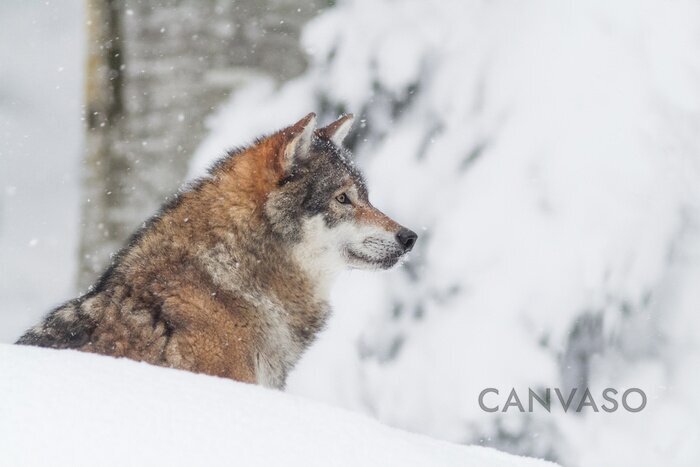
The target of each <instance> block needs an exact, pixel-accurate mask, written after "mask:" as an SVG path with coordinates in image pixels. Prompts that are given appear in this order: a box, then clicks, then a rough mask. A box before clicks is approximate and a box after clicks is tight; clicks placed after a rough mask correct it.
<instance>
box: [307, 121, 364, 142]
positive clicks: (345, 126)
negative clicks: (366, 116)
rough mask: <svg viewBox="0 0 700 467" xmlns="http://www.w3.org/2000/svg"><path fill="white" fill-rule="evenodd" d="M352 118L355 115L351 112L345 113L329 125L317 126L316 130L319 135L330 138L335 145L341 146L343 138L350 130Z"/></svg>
mask: <svg viewBox="0 0 700 467" xmlns="http://www.w3.org/2000/svg"><path fill="white" fill-rule="evenodd" d="M354 120H355V116H354V115H353V114H345V115H343V116H342V117H340V118H339V119H338V120H336V121H334V122H333V123H331V124H330V125H328V126H325V127H323V128H319V129H318V130H316V131H317V132H318V134H319V135H321V136H323V137H324V138H327V139H329V140H331V141H332V142H333V144H335V145H336V146H341V145H342V144H343V140H344V139H345V137H346V136H347V135H348V133H349V132H350V128H352V122H353V121H354Z"/></svg>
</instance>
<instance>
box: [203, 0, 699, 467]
mask: <svg viewBox="0 0 700 467" xmlns="http://www.w3.org/2000/svg"><path fill="white" fill-rule="evenodd" d="M699 22H700V7H699V6H698V5H697V4H695V3H692V2H677V3H673V4H668V3H665V2H656V1H643V2H637V1H621V2H615V3H614V4H611V3H610V2H606V1H602V0H601V1H592V2H585V3H571V2H550V1H536V2H527V3H522V4H520V3H517V2H515V3H514V2H481V1H463V2H456V1H432V2H425V1H418V0H404V1H390V0H381V1H377V0H350V1H345V2H338V5H337V6H336V7H335V8H333V9H330V10H328V11H327V12H325V13H323V14H322V15H321V16H320V17H318V18H317V19H316V20H315V21H313V22H312V23H310V24H309V26H308V27H307V29H306V31H305V35H304V44H305V46H306V47H307V50H308V51H309V53H310V55H311V67H310V69H309V70H308V71H307V72H306V74H305V75H304V76H302V77H300V78H299V79H296V80H294V81H292V82H290V83H288V84H286V85H284V86H282V87H281V88H276V87H274V86H273V85H272V84H271V83H266V82H257V83H254V84H252V85H250V86H249V87H247V88H246V89H243V90H241V91H239V92H237V93H236V94H235V95H234V96H233V97H232V99H231V101H230V102H229V103H228V105H226V106H224V107H223V108H222V109H221V110H220V112H219V114H218V115H216V116H215V117H214V118H212V119H211V121H210V122H209V125H210V127H211V134H210V136H209V138H208V139H207V140H206V141H205V142H204V143H203V144H202V146H201V147H200V148H199V150H198V152H197V154H196V155H195V158H194V160H193V164H192V175H193V176H196V175H199V174H201V173H203V171H204V169H205V167H206V166H207V165H209V164H210V163H211V161H212V160H213V159H215V158H216V157H217V156H219V155H220V154H221V148H225V147H230V146H235V145H240V144H245V143H248V142H249V141H251V140H252V138H253V137H254V136H257V135H258V134H260V133H261V132H269V131H272V130H274V129H275V128H279V127H281V126H284V125H286V124H288V123H290V122H293V121H295V120H296V119H298V118H300V117H301V116H303V115H304V114H306V113H307V112H309V111H311V110H315V111H318V110H324V109H325V111H324V112H323V114H322V115H320V120H321V122H322V123H323V122H324V121H330V120H331V119H332V118H335V117H336V116H337V114H339V113H340V112H342V111H348V112H354V113H356V114H357V115H359V116H360V118H361V119H362V121H363V123H362V124H361V125H360V129H358V130H357V131H358V134H359V138H358V141H357V144H356V147H355V153H356V157H357V161H358V164H360V165H361V166H362V167H363V169H364V171H365V172H366V174H367V178H368V184H369V188H370V197H371V198H372V199H373V202H374V204H375V205H377V206H378V207H379V208H380V209H383V210H385V211H386V212H387V213H388V214H390V215H391V216H392V217H394V218H395V219H397V220H398V221H399V222H401V223H403V224H405V225H407V226H409V227H411V228H413V229H414V230H418V231H419V233H420V232H422V235H421V238H420V239H419V241H418V243H417V246H416V249H415V250H414V254H413V257H412V259H411V260H410V261H409V262H407V263H406V265H405V266H404V267H402V268H399V269H398V270H396V271H392V272H388V273H385V274H380V275H370V274H365V273H359V272H353V273H350V274H348V275H346V276H345V277H343V278H342V279H341V280H339V281H338V285H337V287H336V289H335V290H334V292H333V299H332V302H333V305H334V310H335V314H334V317H333V319H332V322H331V323H330V326H329V329H328V330H327V331H326V333H325V334H324V335H323V336H322V337H321V339H320V341H319V342H318V343H317V344H316V345H315V346H314V348H312V349H311V351H310V352H309V353H308V354H307V355H306V357H305V358H304V359H303V360H302V362H301V363H300V365H299V368H298V369H297V371H296V372H295V373H294V374H292V375H291V378H290V384H289V390H290V391H291V392H294V393H298V394H303V395H306V396H309V397H314V398H317V399H320V400H324V401H326V402H329V403H332V404H336V405H340V406H343V407H347V408H350V409H353V410H357V411H360V412H363V413H367V414H370V415H372V416H373V417H376V418H378V419H379V420H382V421H384V422H386V423H388V424H390V425H393V426H396V427H400V428H403V429H407V430H411V431H415V432H420V433H425V434H429V435H431V436H434V437H438V438H442V439H447V440H450V441H457V442H469V443H483V444H488V445H494V446H497V447H499V448H501V449H506V450H509V451H512V452H518V453H527V454H530V455H539V456H547V457H548V458H551V459H557V460H559V461H561V462H562V463H565V464H567V465H580V466H599V465H636V466H639V465H644V466H647V465H648V466H656V465H677V466H691V465H698V463H700V448H698V443H697V439H698V433H700V422H699V421H698V420H700V418H699V417H698V415H699V414H700V392H698V391H697V388H698V387H700V379H698V376H697V371H696V368H697V362H698V360H699V357H700V348H699V347H698V338H697V336H698V335H700V319H699V318H698V314H697V309H698V306H699V305H700V289H698V287H697V286H696V284H697V283H698V280H700V193H699V192H698V187H700V162H699V161H700V159H698V150H700V145H699V144H698V141H699V140H698V138H697V135H698V134H700V133H699V132H698V130H700V82H698V80H697V75H698V72H699V71H700V55H698V54H697V44H699V43H700V29H699V28H698V24H699ZM351 138H352V135H351ZM572 385H574V386H576V385H578V386H588V387H590V388H591V390H592V391H594V392H595V391H597V393H598V394H600V389H601V388H605V387H614V388H618V389H619V390H620V391H621V392H622V391H624V390H625V389H627V388H629V387H640V388H642V389H643V390H644V391H645V393H646V394H647V397H648V398H649V404H648V407H647V408H646V409H645V410H644V411H642V412H641V413H636V414H633V413H628V412H625V411H619V412H616V413H615V414H600V413H599V414H595V413H588V414H579V415H577V414H565V413H558V412H557V413H552V414H549V413H546V412H545V413H541V412H539V413H532V414H528V413H525V414H520V413H510V412H509V413H507V414H490V413H484V412H483V411H482V410H480V408H479V406H478V404H477V403H476V400H477V396H478V393H479V392H480V391H481V390H482V389H484V388H487V387H498V388H500V390H501V392H504V393H506V394H507V393H508V392H509V391H510V388H512V387H516V388H521V389H522V388H525V393H526V388H528V387H532V388H540V387H550V388H555V387H562V388H568V387H570V386H572ZM519 392H520V393H523V391H522V390H520V391H519Z"/></svg>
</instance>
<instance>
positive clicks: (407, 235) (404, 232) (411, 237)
mask: <svg viewBox="0 0 700 467" xmlns="http://www.w3.org/2000/svg"><path fill="white" fill-rule="evenodd" d="M396 240H397V241H398V242H399V245H401V246H402V247H403V250H404V253H408V252H409V251H411V249H412V248H413V245H415V244H416V240H418V234H416V233H415V232H414V231H413V230H410V229H407V228H406V227H401V228H400V229H399V231H398V232H397V233H396Z"/></svg>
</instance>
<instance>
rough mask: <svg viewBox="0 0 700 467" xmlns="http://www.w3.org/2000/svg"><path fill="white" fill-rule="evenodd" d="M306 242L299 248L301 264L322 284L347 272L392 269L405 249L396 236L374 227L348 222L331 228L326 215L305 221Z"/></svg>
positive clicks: (301, 243)
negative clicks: (324, 218) (339, 273)
mask: <svg viewBox="0 0 700 467" xmlns="http://www.w3.org/2000/svg"><path fill="white" fill-rule="evenodd" d="M303 230H304V233H303V238H302V241H301V242H300V243H299V244H298V245H297V246H296V247H295V252H294V253H295V256H296V259H297V261H298V263H299V264H300V265H301V266H302V268H304V269H305V270H306V271H307V272H308V273H309V274H310V275H311V276H312V277H315V278H316V279H317V280H318V281H319V282H325V281H327V280H332V279H333V278H334V277H335V275H336V274H337V273H338V272H340V271H341V270H343V269H347V268H352V269H370V270H376V269H388V268H390V267H392V266H393V265H395V264H396V263H397V262H398V260H399V259H400V258H401V256H402V253H403V250H402V249H401V248H400V247H399V245H398V243H397V242H396V240H395V239H394V236H393V235H392V234H391V233H390V232H387V231H386V230H384V229H382V228H380V227H378V226H372V225H360V224H355V223H352V222H344V223H342V224H340V225H337V226H335V227H333V228H328V226H327V225H326V223H325V222H324V221H323V218H322V216H320V215H318V216H314V217H312V218H310V219H308V220H306V221H305V223H304V226H303Z"/></svg>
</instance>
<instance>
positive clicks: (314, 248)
mask: <svg viewBox="0 0 700 467" xmlns="http://www.w3.org/2000/svg"><path fill="white" fill-rule="evenodd" d="M352 122H353V116H352V115H345V116H343V117H341V118H340V119H338V120H336V121H335V122H333V123H331V124H330V125H328V126H326V127H324V128H319V129H316V128H315V123H316V116H315V115H314V114H309V115H307V116H306V117H305V118H303V119H302V120H300V121H299V122H297V123H296V124H294V125H292V126H290V127H288V128H286V129H284V130H282V131H281V132H279V133H278V134H277V135H278V137H280V138H282V141H283V143H282V144H281V145H280V146H279V150H278V154H277V157H278V160H277V164H275V167H276V170H277V171H278V180H277V183H276V187H275V188H274V189H273V190H272V191H271V192H270V193H269V194H268V196H267V198H266V200H265V201H264V213H265V216H266V218H267V219H268V221H269V222H270V224H271V225H272V226H273V229H274V230H275V231H276V232H277V233H278V234H279V235H281V236H282V237H283V238H285V239H286V240H288V241H289V242H290V244H291V245H293V251H294V253H295V255H296V256H297V259H298V261H300V262H302V263H303V264H305V265H308V266H310V267H311V268H312V269H314V270H317V271H319V272H326V271H327V272H334V271H336V270H338V269H343V268H347V267H349V268H356V269H387V268H390V267H391V266H393V265H394V264H396V263H397V262H398V261H399V259H401V258H402V257H403V256H404V255H405V254H406V253H408V252H409V251H410V250H411V249H412V248H413V245H414V244H415V243H416V239H417V235H416V234H415V232H413V231H411V230H409V229H407V228H405V227H402V226H401V225H399V224H398V223H396V222H395V221H393V220H392V219H390V218H389V217H388V216H387V215H385V214H384V213H382V212H381V211H379V210H378V209H377V208H375V207H374V206H372V204H371V203H370V201H369V199H368V193H367V186H366V184H365V181H364V178H363V177H362V174H361V173H360V171H359V170H358V168H357V167H356V166H355V164H354V162H353V161H352V159H351V154H350V152H349V151H348V150H347V149H345V148H343V147H342V142H343V139H344V138H345V136H346V135H347V134H348V132H349V130H350V127H351V126H352Z"/></svg>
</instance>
